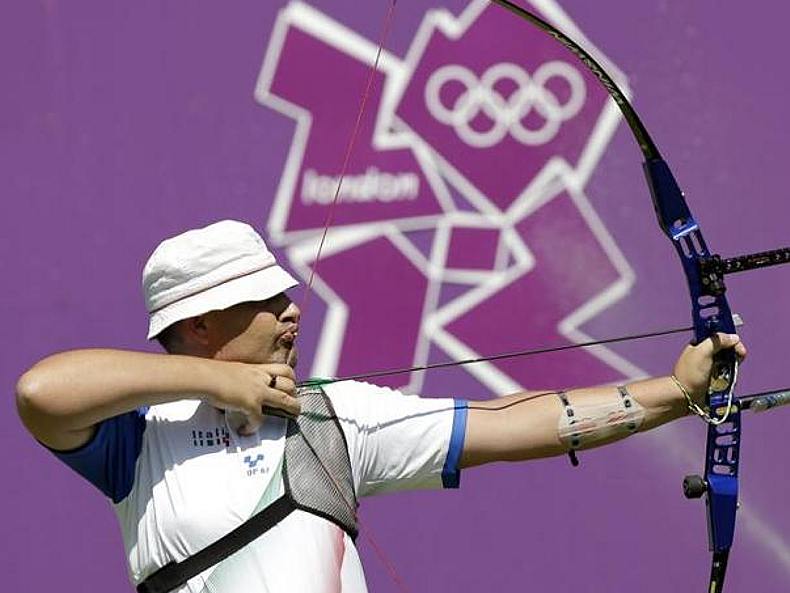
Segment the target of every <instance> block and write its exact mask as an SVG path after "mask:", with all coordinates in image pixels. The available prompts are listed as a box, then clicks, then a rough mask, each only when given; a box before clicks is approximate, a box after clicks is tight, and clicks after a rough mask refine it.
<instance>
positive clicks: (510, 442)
mask: <svg viewBox="0 0 790 593" xmlns="http://www.w3.org/2000/svg"><path fill="white" fill-rule="evenodd" d="M627 389H628V394H629V396H630V397H631V398H632V399H633V401H634V402H635V404H637V405H638V410H639V415H638V423H637V425H636V426H635V427H633V428H634V430H639V431H645V430H650V429H651V428H655V427H656V426H660V425H661V424H664V423H666V422H669V421H671V420H674V419H676V418H679V417H681V416H684V415H685V414H686V412H687V408H686V402H685V399H684V397H683V394H682V393H681V392H680V390H679V389H678V388H677V386H676V385H675V384H674V383H673V381H672V380H671V379H669V378H668V377H662V378H657V379H647V380H644V381H637V382H634V383H630V384H629V385H628V388H627ZM621 400H622V396H621V395H620V394H619V393H618V390H617V388H616V387H614V386H603V387H592V388H583V389H573V390H569V391H568V393H567V401H568V404H569V406H570V409H571V410H574V411H575V412H574V413H575V414H576V418H579V416H580V415H582V414H583V413H584V411H585V410H587V411H589V410H595V409H600V410H602V412H601V413H605V411H606V410H616V409H617V407H618V406H622V410H623V415H624V416H625V415H626V407H625V406H624V405H623V402H622V401H621ZM634 407H636V406H634ZM588 413H589V412H588ZM564 414H567V409H566V407H565V406H564V405H563V403H562V401H561V399H560V398H559V397H558V396H557V395H556V392H555V391H551V392H549V394H546V392H528V393H518V394H514V395H510V396H506V397H503V398H499V399H495V400H491V401H486V402H473V403H472V404H470V410H469V418H468V423H467V432H466V441H465V446H464V453H463V456H462V459H461V464H462V466H464V467H468V466H473V465H479V464H481V463H487V462H491V461H519V460H525V459H534V458H539V457H550V456H552V455H559V454H561V453H565V452H567V451H568V450H569V449H570V448H571V447H572V445H571V444H570V442H569V441H568V440H566V439H564V438H563V435H562V432H563V431H562V425H561V420H563V415H564ZM635 417H636V416H635ZM615 428H617V430H613V431H609V432H602V434H601V435H595V434H590V435H587V436H586V437H583V438H582V439H580V441H581V442H580V443H579V446H578V448H579V449H586V448H591V447H597V446H601V445H605V444H608V443H611V442H614V441H617V440H620V439H622V438H625V437H626V436H628V435H629V434H630V433H631V432H632V431H631V430H629V425H628V422H624V423H623V426H622V429H619V428H620V427H615ZM572 430H573V427H572V426H571V428H570V429H569V431H570V432H572Z"/></svg>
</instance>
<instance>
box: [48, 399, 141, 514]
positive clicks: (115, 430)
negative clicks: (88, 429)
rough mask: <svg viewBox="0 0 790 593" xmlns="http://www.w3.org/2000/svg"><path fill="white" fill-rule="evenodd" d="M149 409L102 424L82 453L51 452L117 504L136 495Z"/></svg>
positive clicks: (136, 411) (79, 449) (83, 447)
mask: <svg viewBox="0 0 790 593" xmlns="http://www.w3.org/2000/svg"><path fill="white" fill-rule="evenodd" d="M147 411H148V409H147V408H143V409H140V410H134V411H132V412H127V413H126V414H121V415H120V416H115V417H114V418H108V419H107V420H104V421H103V422H101V423H99V425H98V428H97V429H96V433H95V434H94V435H93V438H91V440H90V441H88V442H87V443H85V444H84V445H83V446H82V447H80V448H78V449H72V450H70V451H55V450H54V449H52V450H51V451H52V452H53V453H54V454H55V456H56V457H57V458H58V459H60V460H61V461H62V462H63V463H65V464H66V465H68V466H69V467H70V468H71V469H73V470H74V471H76V472H77V473H78V474H80V475H81V476H82V477H84V478H85V479H86V480H88V481H89V482H90V483H91V484H93V485H94V486H96V487H97V488H98V489H99V490H101V491H102V492H104V494H105V495H107V496H108V497H109V498H111V499H112V501H113V502H114V503H118V502H121V501H122V500H123V499H124V498H126V497H127V496H128V495H129V493H130V492H131V491H132V485H133V483H134V468H135V464H136V463H137V457H138V456H139V455H140V450H141V448H142V444H143V432H144V431H145V414H146V412H147Z"/></svg>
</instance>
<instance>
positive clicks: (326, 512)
mask: <svg viewBox="0 0 790 593" xmlns="http://www.w3.org/2000/svg"><path fill="white" fill-rule="evenodd" d="M297 397H299V399H300V402H301V404H302V413H301V414H300V415H299V418H297V419H296V420H289V421H288V428H287V432H286V440H285V459H284V463H283V485H284V487H285V493H284V494H283V495H282V496H281V497H280V498H278V499H277V500H275V501H274V502H273V503H272V504H270V505H269V506H267V507H266V508H264V509H263V510H262V511H260V512H259V513H257V514H255V515H253V516H252V517H250V518H249V519H248V520H247V521H245V522H244V523H242V524H241V525H240V526H239V527H237V528H236V529H234V530H233V531H231V532H230V533H228V534H227V535H225V536H223V537H222V538H220V539H218V540H217V541H215V542H214V543H212V544H210V545H208V546H206V547H205V548H203V549H202V550H200V551H199V552H197V553H196V554H194V555H192V556H190V557H189V558H187V559H185V560H182V561H181V562H170V563H168V564H166V565H165V566H163V567H162V568H160V569H159V570H157V571H156V572H154V573H153V574H151V575H150V576H148V578H146V579H145V580H144V581H142V582H141V583H140V584H139V585H137V591H138V593H167V592H168V591H172V590H173V589H177V588H179V587H181V586H182V585H183V584H184V583H186V582H187V581H188V580H189V579H191V578H192V577H194V576H196V575H198V574H200V573H201V572H203V571H204V570H207V569H209V568H211V567H212V566H214V565H215V564H217V563H218V562H220V561H222V560H224V559H225V558H227V557H228V556H230V555H231V554H233V553H235V552H237V551H238V550H240V549H241V548H243V547H244V546H246V545H247V544H248V543H250V542H251V541H253V540H254V539H256V538H258V537H260V536H261V535H263V534H264V533H266V532H267V531H268V530H269V529H271V528H272V527H274V526H275V525H277V524H278V523H279V522H280V521H282V520H283V519H285V517H287V516H288V515H290V514H291V513H292V512H293V511H295V510H296V509H300V510H303V511H306V512H308V513H312V514H314V515H317V516H319V517H322V518H324V519H327V520H329V521H332V522H333V523H335V524H336V525H337V526H338V527H340V528H341V529H342V530H343V531H345V532H346V533H348V534H349V535H350V536H351V537H352V538H356V536H357V533H358V529H357V516H356V509H357V498H356V492H355V491H354V480H353V477H352V473H351V460H350V459H349V456H348V448H347V446H346V439H345V435H344V434H343V431H342V429H341V428H340V423H339V422H338V420H337V416H336V415H335V411H334V409H333V408H332V404H331V402H330V401H329V398H328V397H327V396H326V395H325V394H324V392H323V390H322V389H321V388H320V387H319V386H312V387H306V388H300V389H299V392H298V394H297Z"/></svg>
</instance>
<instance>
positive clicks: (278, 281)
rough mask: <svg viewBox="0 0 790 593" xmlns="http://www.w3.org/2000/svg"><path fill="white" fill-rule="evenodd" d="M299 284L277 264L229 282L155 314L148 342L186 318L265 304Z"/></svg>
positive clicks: (152, 317)
mask: <svg viewBox="0 0 790 593" xmlns="http://www.w3.org/2000/svg"><path fill="white" fill-rule="evenodd" d="M297 284H299V282H298V281H297V280H295V279H294V277H293V276H291V275H290V274H289V273H288V272H286V271H285V270H283V269H282V268H281V267H280V266H277V265H275V266H270V267H268V268H265V269H263V270H258V271H257V272H253V273H252V274H248V275H246V276H242V277H241V278H234V279H233V280H228V281H227V282H224V283H222V284H219V285H217V286H212V287H211V288H209V289H207V290H204V291H203V292H199V293H197V294H193V295H190V296H188V297H186V298H184V299H181V300H179V301H176V302H175V303H172V304H170V305H167V306H166V307H163V308H162V309H160V310H158V311H156V312H154V313H152V314H151V317H150V321H149V324H148V339H149V340H150V339H152V338H155V337H156V336H157V335H158V334H159V333H161V332H162V331H163V330H165V329H166V328H167V327H169V326H171V325H173V324H174V323H176V322H177V321H181V320H182V319H189V318H190V317H195V316H197V315H203V314H204V313H208V312H209V311H222V310H224V309H227V308H228V307H232V306H233V305H238V304H239V303H245V302H248V301H265V300H266V299H270V298H272V297H273V296H276V295H278V294H280V293H281V292H283V291H285V290H288V289H289V288H293V287H294V286H296V285H297Z"/></svg>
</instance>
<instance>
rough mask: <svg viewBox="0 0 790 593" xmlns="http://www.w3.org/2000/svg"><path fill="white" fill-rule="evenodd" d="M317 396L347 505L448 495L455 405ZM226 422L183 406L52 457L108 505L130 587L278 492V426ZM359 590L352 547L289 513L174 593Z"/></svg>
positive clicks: (350, 390)
mask: <svg viewBox="0 0 790 593" xmlns="http://www.w3.org/2000/svg"><path fill="white" fill-rule="evenodd" d="M323 388H324V391H325V392H326V394H327V396H329V398H330V400H331V401H332V405H333V406H334V408H335V411H336V413H337V416H338V419H339V421H340V426H341V428H342V430H343V433H344V435H345V437H346V442H347V444H348V449H349V457H350V460H351V467H352V473H353V478H354V485H355V488H356V492H357V496H359V497H361V496H367V495H371V494H376V493H379V492H390V491H395V490H405V489H419V488H439V487H442V486H444V487H457V485H458V481H459V470H458V462H459V459H460V456H461V451H462V450H463V438H464V430H465V424H466V404H465V402H462V401H456V400H452V399H429V398H420V397H416V396H407V395H403V394H402V393H400V392H397V391H393V390H391V389H387V388H382V387H377V386H374V385H370V384H368V383H361V382H353V381H344V382H339V383H330V384H326V385H324V386H323ZM234 420H236V418H234V416H233V415H231V414H227V415H226V414H225V413H223V412H222V411H220V410H217V409H216V408H213V407H212V406H210V405H208V404H206V403H202V402H201V401H199V400H182V401H177V402H173V403H168V404H162V405H158V406H153V407H151V408H150V409H148V410H141V411H139V412H133V413H130V414H127V415H124V416H122V417H118V418H114V419H111V420H109V421H105V422H104V423H102V425H101V426H100V427H99V430H98V431H97V434H96V436H95V437H94V438H93V439H92V441H91V442H90V443H88V444H87V445H85V446H84V447H82V448H80V449H78V450H76V451H71V452H58V453H56V454H57V455H58V457H60V458H61V459H63V461H65V462H66V463H68V464H69V465H71V466H72V467H73V468H74V469H76V470H77V471H78V472H80V473H81V474H83V475H84V476H85V477H87V478H88V479H89V480H91V481H92V482H93V483H94V484H96V485H97V486H98V487H99V488H101V489H102V491H104V492H105V494H107V495H108V496H110V498H112V499H113V502H114V503H115V504H114V508H115V511H116V513H117V515H118V518H119V521H120V524H121V529H122V532H123V539H124V544H125V549H126V554H127V559H128V562H129V570H130V575H131V578H132V581H133V582H134V583H138V582H140V581H142V580H143V579H144V578H145V577H146V576H148V575H149V574H151V573H153V572H154V571H155V570H156V569H157V568H159V567H161V566H163V565H164V564H167V563H168V562H171V561H173V560H175V561H182V560H184V559H186V558H187V557H189V556H191V555H192V554H194V553H196V552H197V551H199V550H201V549H202V548H204V547H206V546H207V545H209V544H211V543H212V542H214V541H216V540H217V539H219V538H220V537H222V536H223V535H225V534H226V533H228V532H230V531H231V530H233V529H234V528H236V527H238V526H239V525H240V524H241V523H243V522H244V521H246V520H247V519H249V518H250V517H251V516H252V515H253V514H255V513H256V512H257V511H258V510H260V509H261V508H263V507H264V506H266V504H268V503H269V502H271V501H272V500H274V499H275V498H277V497H278V496H279V495H280V494H281V493H282V476H281V473H280V469H281V467H282V466H281V461H282V458H283V454H284V448H285V428H286V421H285V420H283V419H280V418H277V417H272V416H269V417H267V418H266V420H265V422H264V423H263V425H262V426H261V428H260V429H259V431H258V433H257V434H256V435H252V436H246V437H245V436H240V435H239V434H238V433H237V432H236V430H235V428H236V426H234ZM311 444H312V445H313V446H316V445H318V444H317V443H311ZM366 590H367V589H366V586H365V579H364V574H363V571H362V566H361V563H360V560H359V556H358V554H357V550H356V548H355V547H354V543H353V541H352V540H351V538H350V537H349V536H348V535H347V534H346V533H345V532H344V531H343V530H342V529H340V528H339V527H338V526H337V525H335V524H334V523H332V522H331V521H328V520H326V519H323V518H321V517H318V516H316V515H313V514H310V513H307V512H305V511H300V510H297V511H294V512H293V513H291V514H290V515H289V516H288V517H286V518H285V519H284V520H283V521H281V522H280V523H279V524H277V525H276V526H275V527H273V528H272V529H270V530H269V531H268V532H266V533H265V534H264V535H262V536H261V537H259V538H258V539H256V540H255V541H253V542H251V543H250V544H248V545H247V546H246V547H244V548H243V549H242V550H240V551H239V552H237V553H236V554H234V555H233V556H231V557H229V558H227V559H225V560H224V561H222V562H221V563H219V564H217V565H215V566H214V567H212V568H210V569H208V570H206V571H205V572H204V573H202V574H201V575H199V576H197V577H195V578H193V579H192V580H190V581H189V582H188V583H187V585H186V586H184V587H183V588H182V589H180V590H179V593H187V592H188V593H242V592H244V593H250V592H251V593H284V592H293V593H301V592H304V593H308V592H309V593H330V592H331V593H336V592H342V593H363V592H365V591H366Z"/></svg>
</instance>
